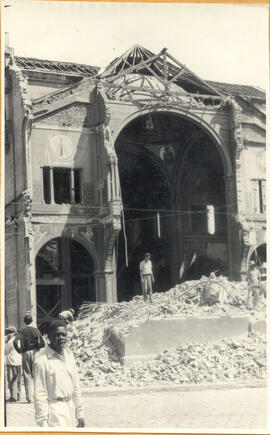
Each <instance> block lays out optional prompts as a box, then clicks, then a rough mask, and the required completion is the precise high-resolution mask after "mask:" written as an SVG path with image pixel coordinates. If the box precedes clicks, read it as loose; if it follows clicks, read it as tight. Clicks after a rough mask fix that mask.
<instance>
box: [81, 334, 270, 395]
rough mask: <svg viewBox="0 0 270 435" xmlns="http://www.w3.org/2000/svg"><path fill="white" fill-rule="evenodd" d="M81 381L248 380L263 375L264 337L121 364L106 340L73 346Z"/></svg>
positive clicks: (110, 383)
mask: <svg viewBox="0 0 270 435" xmlns="http://www.w3.org/2000/svg"><path fill="white" fill-rule="evenodd" d="M73 351H75V354H76V359H77V362H78V365H79V371H80V377H81V382H82V383H83V384H84V385H85V386H89V387H90V388H93V389H95V388H100V387H102V388H110V387H118V388H119V387H145V386H150V385H151V386H153V385H157V384H159V385H161V384H164V385H165V384H171V383H174V384H175V383H176V384H183V383H192V384H194V383H195V384H198V383H209V382H210V383H215V382H229V383H232V382H251V381H254V380H260V379H264V378H265V377H266V340H265V336H260V335H255V334H250V335H249V336H248V337H245V338H239V339H223V340H221V341H218V342H215V343H207V344H205V345H200V344H197V343H188V344H182V345H180V346H178V347H177V348H174V349H170V350H168V351H165V352H163V353H162V354H160V355H158V356H157V357H156V358H155V359H154V360H151V361H147V362H140V363H136V364H135V363H134V364H133V365H131V366H129V367H123V365H122V364H121V363H120V361H119V359H118V356H117V354H116V352H115V349H114V348H113V346H112V345H109V343H106V345H105V346H103V347H100V348H98V349H97V350H96V351H95V352H93V353H90V352H89V353H87V352H86V351H85V349H83V348H81V349H80V350H79V349H78V348H77V352H76V349H75V348H73Z"/></svg>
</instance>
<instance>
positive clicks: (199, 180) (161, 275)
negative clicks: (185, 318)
mask: <svg viewBox="0 0 270 435" xmlns="http://www.w3.org/2000/svg"><path fill="white" fill-rule="evenodd" d="M115 149H116V153H117V156H118V167H119V175H120V183H121V189H122V199H123V206H124V212H125V220H126V233H127V240H128V259H129V265H128V267H125V258H124V238H123V233H120V238H119V244H118V268H117V279H118V298H119V300H124V299H129V298H130V297H132V296H134V295H135V294H138V293H140V276H139V262H140V261H141V260H142V258H143V254H144V253H145V252H147V251H149V252H150V253H151V255H152V259H153V265H154V274H155V278H156V285H155V289H156V290H160V291H164V290H167V289H169V288H170V286H171V285H173V284H175V283H176V282H179V269H180V266H181V264H182V263H183V262H184V264H185V267H184V269H185V270H184V274H183V276H182V279H196V278H198V277H200V276H201V275H203V274H209V273H210V272H211V271H212V270H217V269H218V270H219V272H220V273H222V274H228V252H227V251H228V246H227V245H228V240H227V239H228V237H227V221H226V213H227V209H226V195H225V184H224V175H225V173H224V166H223V161H222V158H221V155H220V153H219V151H218V149H217V146H216V144H215V143H214V141H213V140H212V139H211V138H210V136H209V134H208V133H206V132H205V130H203V129H202V128H201V127H199V126H197V125H195V123H194V122H192V121H190V120H187V119H186V118H184V117H181V116H179V115H178V114H175V113H171V112H152V113H149V114H144V115H142V116H139V117H137V118H135V119H133V120H132V121H130V123H129V124H127V125H126V126H125V127H124V128H123V129H122V131H121V132H120V134H119V135H118V137H117V139H116V142H115ZM210 215H211V216H212V217H211V216H210ZM211 219H212V223H211V222H210V221H211ZM210 227H211V228H210Z"/></svg>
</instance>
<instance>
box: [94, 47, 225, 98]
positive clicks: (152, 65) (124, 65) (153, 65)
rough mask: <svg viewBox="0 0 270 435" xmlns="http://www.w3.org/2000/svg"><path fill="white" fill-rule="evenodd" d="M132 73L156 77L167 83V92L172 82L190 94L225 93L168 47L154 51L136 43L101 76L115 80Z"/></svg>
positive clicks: (164, 84) (219, 94) (109, 80)
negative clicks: (198, 73) (171, 52)
mask: <svg viewBox="0 0 270 435" xmlns="http://www.w3.org/2000/svg"><path fill="white" fill-rule="evenodd" d="M129 74H140V75H145V76H147V75H148V76H153V77H155V78H156V79H157V80H158V81H159V82H160V83H161V84H162V85H163V86H164V91H165V92H169V91H170V88H171V85H172V84H176V85H178V86H180V87H182V88H183V89H185V90H187V92H189V93H200V94H208V95H216V96H221V95H222V93H221V92H219V91H218V90H217V89H215V88H214V87H212V86H211V85H209V84H208V83H207V82H205V81H204V80H202V79H201V78H200V77H198V76H197V75H196V74H194V73H193V72H192V71H191V70H190V69H189V68H188V67H186V66H185V65H183V64H182V63H181V62H179V61H178V60H177V59H175V58H174V57H173V56H172V55H171V54H169V53H168V52H167V49H166V48H163V49H162V50H161V51H160V52H159V53H158V54H154V53H152V52H151V51H149V50H147V49H145V48H144V47H142V46H140V45H135V46H134V47H132V48H131V49H129V50H127V51H126V52H125V53H124V54H123V55H122V56H120V57H119V58H116V59H115V60H114V61H113V62H112V63H111V64H110V65H109V66H108V67H107V68H106V69H105V71H104V72H103V73H102V75H101V76H102V77H103V78H104V79H106V81H107V82H109V83H111V82H114V81H115V80H116V79H119V78H120V77H123V76H127V75H129Z"/></svg>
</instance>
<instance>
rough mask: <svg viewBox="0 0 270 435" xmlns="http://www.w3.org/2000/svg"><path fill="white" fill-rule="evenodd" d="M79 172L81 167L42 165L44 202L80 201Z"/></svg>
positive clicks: (76, 202) (74, 202) (72, 202)
mask: <svg viewBox="0 0 270 435" xmlns="http://www.w3.org/2000/svg"><path fill="white" fill-rule="evenodd" d="M81 172H82V171H81V169H70V168H50V167H44V168H43V199H44V202H45V204H54V203H55V204H79V203H81V202H82V194H81V190H82V188H81ZM52 180H53V181H52ZM51 184H53V185H51Z"/></svg>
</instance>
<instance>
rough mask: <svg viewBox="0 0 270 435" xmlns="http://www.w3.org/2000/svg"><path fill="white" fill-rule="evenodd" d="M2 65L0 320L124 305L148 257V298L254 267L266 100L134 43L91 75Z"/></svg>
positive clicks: (32, 64)
mask: <svg viewBox="0 0 270 435" xmlns="http://www.w3.org/2000/svg"><path fill="white" fill-rule="evenodd" d="M5 61H6V68H5V118H6V119H5V218H6V229H5V239H6V241H5V279H6V284H5V291H6V296H5V309H6V321H7V323H10V322H12V323H14V324H15V325H18V326H20V325H21V324H22V321H23V315H24V313H25V311H27V310H30V311H31V312H32V314H33V316H34V318H36V319H37V322H38V325H41V324H42V323H44V322H47V321H48V320H50V319H51V318H53V317H54V316H56V315H57V313H58V312H59V311H60V310H62V309H64V308H67V307H69V306H74V307H75V309H78V307H79V306H80V304H81V303H82V301H84V300H88V301H93V302H115V301H117V300H120V301H121V300H128V299H130V298H131V297H132V296H134V295H135V294H137V293H138V292H139V289H140V277H139V272H138V264H139V261H140V260H141V259H142V257H143V254H144V253H145V252H146V251H149V252H151V254H152V259H153V264H154V273H155V276H156V281H157V286H158V290H165V289H168V288H170V287H171V286H172V285H174V284H175V283H177V282H179V268H180V267H181V265H182V266H184V268H183V273H182V274H181V276H182V279H197V278H199V277H200V276H201V275H203V274H208V273H209V272H210V271H211V270H214V269H218V270H219V271H220V273H222V274H224V275H227V276H228V277H229V278H231V279H234V280H240V279H245V276H246V271H247V267H248V263H249V260H250V259H255V260H256V261H257V259H258V258H259V261H260V262H261V263H264V262H265V261H266V215H265V206H266V200H265V182H266V175H265V166H266V160H265V130H266V126H265V125H266V115H265V93H264V91H262V90H261V89H258V88H255V87H252V86H247V85H239V84H226V83H219V82H213V81H205V80H203V79H201V78H200V77H198V76H197V75H196V74H195V73H193V72H192V71H191V70H190V69H189V68H188V67H187V66H185V65H183V64H182V63H181V62H180V61H179V60H177V59H175V58H174V57H173V56H172V55H171V54H170V53H169V52H168V50H167V49H163V50H161V51H160V52H159V53H158V54H154V53H152V52H150V51H149V50H147V49H145V48H143V47H141V46H139V45H136V46H134V47H132V48H131V49H129V50H128V51H126V52H125V53H124V54H123V55H122V56H120V57H118V58H117V59H115V60H114V61H113V62H112V63H111V64H110V65H108V67H107V68H105V69H104V70H103V71H102V70H100V69H99V68H98V67H95V66H89V65H82V64H75V63H69V62H57V61H50V60H41V59H34V58H24V57H18V56H15V55H14V53H13V50H12V49H7V52H6V58H5ZM189 266H190V267H189Z"/></svg>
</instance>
